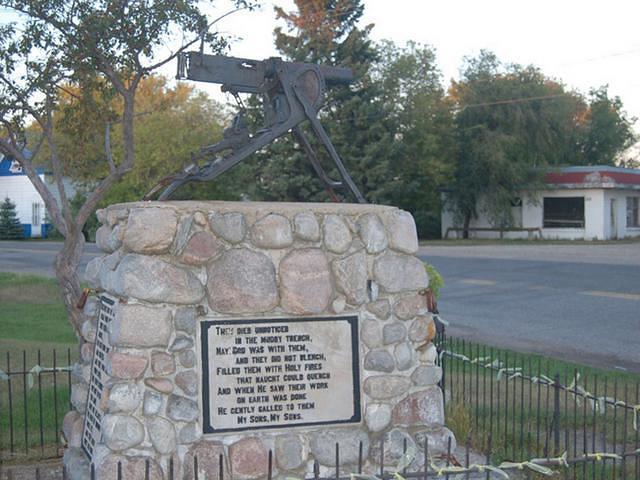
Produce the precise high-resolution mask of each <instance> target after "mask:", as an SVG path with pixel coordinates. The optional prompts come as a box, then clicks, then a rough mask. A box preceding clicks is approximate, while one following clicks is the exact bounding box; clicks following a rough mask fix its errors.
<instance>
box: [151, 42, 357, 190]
mask: <svg viewBox="0 0 640 480" xmlns="http://www.w3.org/2000/svg"><path fill="white" fill-rule="evenodd" d="M178 78H187V79H190V80H196V81H204V82H211V83H221V84H222V91H225V92H230V93H232V94H233V95H234V96H236V97H237V96H238V93H258V94H262V95H263V97H264V100H265V101H264V117H265V124H264V126H263V128H261V129H260V130H258V131H257V132H255V133H253V134H252V133H251V132H249V129H248V128H247V126H246V123H245V121H244V112H243V111H241V112H240V113H239V114H238V115H236V117H235V118H234V120H233V123H232V125H231V126H230V127H229V128H227V129H225V131H224V133H223V139H222V140H221V141H220V142H218V143H216V144H214V145H209V146H206V147H202V148H201V149H200V152H199V153H197V154H195V155H193V156H192V160H193V162H192V163H191V164H190V165H189V166H188V167H187V168H185V169H184V170H183V171H181V172H179V173H177V174H174V175H170V176H168V177H165V178H164V179H162V180H161V181H160V182H159V183H158V184H157V185H156V186H155V187H154V188H153V189H152V190H151V191H150V192H149V193H147V195H145V197H144V198H145V200H148V199H150V198H152V197H154V196H155V195H156V194H157V193H158V192H160V191H161V190H162V192H161V193H160V195H159V196H158V199H159V200H167V199H169V198H170V197H171V195H172V194H173V193H174V192H175V191H176V190H177V189H178V188H180V187H181V186H182V185H184V184H185V183H187V182H206V181H210V180H213V179H215V178H216V177H218V176H219V175H221V174H223V173H224V172H226V171H227V170H229V169H230V168H232V167H233V166H235V165H237V164H238V163H239V162H241V161H242V160H244V159H245V158H247V157H248V156H249V155H251V154H253V153H254V152H256V151H257V150H259V149H261V148H264V147H265V146H267V145H269V144H270V143H271V142H273V141H274V140H275V139H276V138H278V137H281V136H282V135H284V134H286V133H289V132H291V134H292V135H293V137H294V138H295V139H296V141H297V142H298V143H299V144H300V145H301V146H302V148H303V149H304V150H305V153H306V155H307V157H308V158H309V161H310V162H311V165H312V167H313V169H314V170H315V172H316V174H317V175H318V177H319V178H320V179H321V180H322V182H323V183H324V185H325V188H326V189H327V192H328V193H329V195H330V196H331V198H332V199H333V200H334V201H337V200H338V197H337V196H336V194H335V191H334V189H337V188H342V189H345V190H347V191H349V192H350V193H351V194H352V195H353V196H354V197H355V199H356V200H357V201H358V202H359V203H366V200H365V198H364V197H363V196H362V194H361V193H360V191H359V190H358V187H357V186H356V185H355V183H354V182H353V180H352V179H351V176H350V175H349V172H348V171H347V169H346V168H345V166H344V164H343V163H342V160H341V159H340V156H339V155H338V152H337V151H336V149H335V148H334V146H333V144H332V143H331V140H330V139H329V136H328V135H327V132H326V131H325V129H324V128H323V126H322V124H321V123H320V120H319V119H318V110H319V109H320V107H322V104H323V103H324V97H325V91H326V85H327V83H328V84H337V83H343V84H344V83H349V82H350V81H351V80H352V73H351V70H349V69H346V68H338V67H325V66H318V65H314V64H308V63H292V62H284V61H283V60H281V59H280V58H269V59H267V60H264V61H255V60H247V59H241V58H232V57H224V56H220V55H205V54H202V53H199V52H189V53H184V54H181V55H180V56H179V58H178ZM304 121H308V122H309V124H310V125H311V129H312V131H313V132H314V134H315V135H316V136H317V138H318V139H319V140H320V142H321V143H322V145H323V146H324V148H325V150H326V151H327V153H328V154H329V156H330V158H331V160H332V161H333V163H334V165H335V167H336V169H337V170H338V173H339V175H340V178H341V180H333V179H331V178H330V177H329V176H328V175H327V173H326V172H325V170H324V168H323V167H322V165H321V163H320V160H319V159H318V156H317V155H316V153H315V151H314V150H313V148H312V146H311V143H310V142H309V140H308V138H307V137H306V136H305V134H304V132H303V131H302V129H301V128H300V124H301V123H302V122H304ZM225 151H226V152H228V153H227V154H226V155H223V156H218V155H219V154H221V153H222V152H225ZM211 156H215V159H214V160H209V161H206V162H204V163H203V164H202V165H199V164H198V163H197V162H198V160H201V159H204V158H211Z"/></svg>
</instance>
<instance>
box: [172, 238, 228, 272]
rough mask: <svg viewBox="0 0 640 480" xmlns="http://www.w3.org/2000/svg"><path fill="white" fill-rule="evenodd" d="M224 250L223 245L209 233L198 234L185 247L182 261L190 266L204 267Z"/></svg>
mask: <svg viewBox="0 0 640 480" xmlns="http://www.w3.org/2000/svg"><path fill="white" fill-rule="evenodd" d="M222 248H223V246H222V244H221V243H220V242H218V241H217V240H216V239H215V237H214V236H213V235H211V234H210V233H209V232H196V233H194V234H193V235H192V236H191V238H190V239H189V241H188V242H187V245H186V246H185V247H184V250H183V252H182V256H181V259H182V261H183V262H184V263H187V264H189V265H203V264H205V263H207V262H208V261H209V259H210V258H212V257H214V256H215V255H217V254H218V252H220V251H221V249H222Z"/></svg>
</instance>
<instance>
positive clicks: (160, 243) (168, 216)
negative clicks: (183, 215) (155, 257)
mask: <svg viewBox="0 0 640 480" xmlns="http://www.w3.org/2000/svg"><path fill="white" fill-rule="evenodd" d="M177 224H178V216H177V214H176V212H174V211H173V210H171V209H169V208H158V207H151V208H134V209H133V210H131V212H130V213H129V219H128V221H127V228H126V230H125V234H124V246H125V248H126V249H127V250H129V251H130V252H136V253H151V254H158V253H165V252H167V251H168V250H169V247H170V246H171V244H172V243H173V237H174V236H175V234H176V227H177Z"/></svg>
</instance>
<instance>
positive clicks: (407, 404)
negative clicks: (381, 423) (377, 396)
mask: <svg viewBox="0 0 640 480" xmlns="http://www.w3.org/2000/svg"><path fill="white" fill-rule="evenodd" d="M392 418H393V424H394V425H406V426H412V425H433V424H436V425H442V424H444V404H443V400H442V390H440V387H438V386H437V385H432V386H430V387H425V388H424V389H423V390H420V391H419V392H416V393H412V394H411V395H409V396H408V397H407V398H405V399H404V400H402V401H401V402H399V403H398V404H397V405H396V406H395V407H394V408H393V412H392Z"/></svg>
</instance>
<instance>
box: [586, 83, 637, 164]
mask: <svg viewBox="0 0 640 480" xmlns="http://www.w3.org/2000/svg"><path fill="white" fill-rule="evenodd" d="M580 120H581V127H582V128H581V134H580V136H579V144H580V148H579V154H578V158H577V159H576V163H578V164H581V165H616V163H617V160H618V156H619V154H620V153H621V152H623V151H624V150H626V149H627V148H629V147H630V146H631V145H633V144H634V143H635V141H636V136H635V134H634V132H633V124H634V123H635V118H629V117H628V116H627V114H626V113H625V111H624V109H623V106H622V100H620V98H619V97H613V98H610V97H609V92H608V89H607V87H606V86H604V87H600V88H597V89H592V90H591V91H590V92H589V107H588V109H587V111H586V112H585V115H584V116H583V117H582V118H581V119H580Z"/></svg>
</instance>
